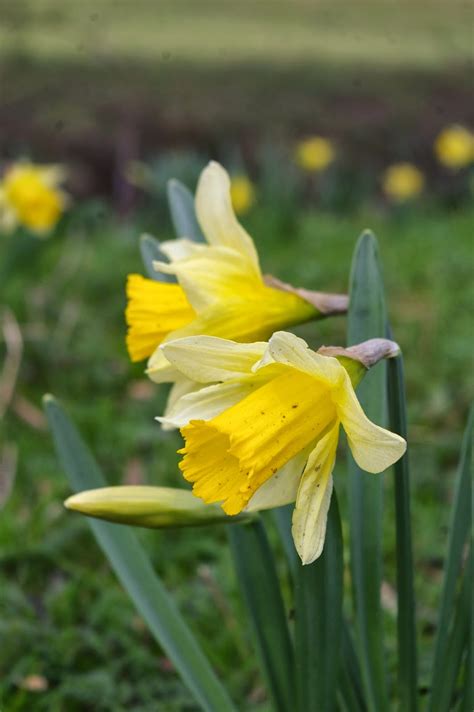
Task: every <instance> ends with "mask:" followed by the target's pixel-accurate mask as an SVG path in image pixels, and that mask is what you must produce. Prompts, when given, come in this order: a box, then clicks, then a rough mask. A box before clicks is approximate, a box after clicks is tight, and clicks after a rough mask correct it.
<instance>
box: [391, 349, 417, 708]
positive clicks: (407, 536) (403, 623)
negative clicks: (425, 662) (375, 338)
mask: <svg viewBox="0 0 474 712" xmlns="http://www.w3.org/2000/svg"><path fill="white" fill-rule="evenodd" d="M388 407H389V424H390V430H392V431H393V432H395V433H398V434H399V435H401V436H402V437H403V438H405V440H406V439H407V435H408V433H407V418H406V405H405V379H404V375H403V358H402V357H401V356H397V357H396V358H393V359H390V361H389V363H388ZM393 472H394V491H395V517H396V553H397V601H398V606H397V608H398V614H397V632H398V698H399V704H400V708H401V709H403V710H406V712H416V710H417V709H418V690H417V655H416V622H415V592H414V582H413V549H412V536H411V518H410V473H409V462H408V454H407V453H405V455H404V456H403V457H402V458H401V459H400V460H398V462H396V463H395V465H394V468H393Z"/></svg>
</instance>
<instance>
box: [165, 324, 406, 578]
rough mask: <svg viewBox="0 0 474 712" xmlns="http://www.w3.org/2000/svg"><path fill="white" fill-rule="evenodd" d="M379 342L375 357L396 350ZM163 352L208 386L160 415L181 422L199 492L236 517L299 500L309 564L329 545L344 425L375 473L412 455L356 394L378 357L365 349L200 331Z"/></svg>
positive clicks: (185, 464) (185, 462)
mask: <svg viewBox="0 0 474 712" xmlns="http://www.w3.org/2000/svg"><path fill="white" fill-rule="evenodd" d="M375 342H376V343H375ZM367 344H369V345H370V347H369V352H370V348H372V346H371V342H367ZM380 345H382V351H380ZM374 346H375V350H376V353H377V356H376V359H373V358H372V362H373V361H374V360H377V358H379V357H380V355H381V354H383V355H394V354H395V353H396V352H397V348H398V347H396V344H394V343H393V342H389V341H386V340H374ZM161 348H162V350H163V351H164V353H165V355H166V358H167V359H168V361H169V362H170V363H171V364H172V365H173V366H174V367H175V368H176V369H177V370H178V371H180V372H181V373H182V374H183V375H184V376H185V377H186V378H188V379H191V380H192V381H194V382H198V383H200V384H202V386H203V387H202V388H201V389H200V390H196V391H194V392H193V393H188V394H186V395H184V396H182V397H181V398H179V399H177V400H176V401H175V403H174V405H173V408H172V409H171V410H170V411H169V412H168V414H167V416H165V417H164V418H161V419H160V420H161V421H162V422H166V423H168V424H171V425H174V426H177V427H180V428H181V433H182V435H183V437H184V439H185V446H184V448H183V449H182V450H180V453H181V454H182V455H183V459H182V461H181V463H180V468H181V470H182V472H183V474H184V477H185V478H186V479H187V480H188V481H189V482H192V483H193V492H194V494H195V495H196V496H198V497H200V498H201V499H203V500H204V501H205V502H208V503H217V502H218V503H220V504H221V505H222V508H223V509H224V511H225V512H226V513H227V514H230V515H235V514H238V513H239V512H241V511H243V510H247V511H252V510H255V509H265V508H268V507H278V506H281V505H283V504H287V503H289V502H293V501H295V500H296V505H295V509H294V513H293V527H292V532H293V538H294V541H295V546H296V549H297V551H298V553H299V555H300V557H301V560H302V562H303V563H304V564H309V563H311V562H312V561H314V560H315V559H316V558H317V557H318V556H319V555H320V554H321V552H322V549H323V544H324V537H325V531H326V519H327V512H328V509H329V503H330V499H331V493H332V486H333V485H332V471H333V467H334V462H335V457H336V448H337V443H338V440H339V428H340V425H342V426H343V428H344V430H345V432H346V435H347V439H348V442H349V447H350V449H351V451H352V454H353V456H354V458H355V460H356V462H357V463H358V464H359V466H360V467H361V468H363V469H364V470H366V471H368V472H382V471H383V470H385V469H386V468H387V467H389V466H390V465H392V464H393V463H394V462H396V461H397V460H398V459H399V458H400V457H401V456H402V455H403V453H404V452H405V449H406V442H405V440H404V439H403V438H401V437H400V436H399V435H396V434H395V433H391V432H389V431H388V430H385V429H384V428H381V427H379V426H378V425H375V424H374V423H372V422H371V421H370V420H369V419H368V418H367V417H366V415H365V414H364V412H363V410H362V408H361V406H360V404H359V401H358V400H357V396H356V394H355V392H354V384H356V383H357V382H358V381H359V380H360V379H361V377H362V376H363V374H364V372H365V370H366V366H367V365H368V364H369V363H370V361H369V360H367V358H365V364H364V358H362V361H361V360H359V358H358V355H357V354H358V352H357V347H352V349H324V347H323V349H322V350H321V351H320V352H319V353H316V352H314V351H311V350H310V349H309V348H308V345H307V344H306V342H305V341H303V339H300V338H298V337H296V336H294V335H293V334H289V333H285V332H278V333H276V334H274V335H273V336H272V337H271V339H270V341H269V342H268V344H266V343H262V342H259V343H253V344H237V343H235V342H232V341H227V340H224V339H219V338H215V337H209V336H207V337H206V336H201V337H191V338H184V339H179V340H177V341H174V342H169V343H166V344H163V346H162V347H161ZM377 349H378V350H377ZM333 354H334V355H333ZM372 356H373V354H372ZM206 384H211V385H206Z"/></svg>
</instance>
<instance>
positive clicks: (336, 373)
mask: <svg viewBox="0 0 474 712" xmlns="http://www.w3.org/2000/svg"><path fill="white" fill-rule="evenodd" d="M272 362H276V363H284V364H287V365H288V366H292V367H293V368H297V369H298V370H300V371H304V372H305V373H309V374H311V375H312V376H314V377H315V378H318V379H320V380H321V381H323V382H324V383H326V384H327V385H330V386H335V385H337V384H338V383H340V382H341V381H342V379H343V378H344V373H345V370H344V368H343V366H341V364H340V363H339V361H338V360H337V359H335V358H333V357H331V356H322V355H321V354H318V353H315V352H314V351H312V350H311V349H310V348H309V346H308V344H307V343H306V341H304V339H301V338H299V337H298V336H295V335H294V334H290V333H288V332H286V331H277V332H276V333H275V334H273V336H272V337H271V338H270V340H269V342H268V348H267V350H266V352H265V354H264V356H263V358H262V361H261V363H260V364H259V365H258V366H257V368H260V367H262V366H265V365H266V364H268V363H272Z"/></svg>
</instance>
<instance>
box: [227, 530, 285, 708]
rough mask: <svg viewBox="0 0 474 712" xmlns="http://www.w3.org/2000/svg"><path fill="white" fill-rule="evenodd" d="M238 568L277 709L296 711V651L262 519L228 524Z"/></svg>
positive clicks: (262, 663) (265, 672) (262, 661)
mask: <svg viewBox="0 0 474 712" xmlns="http://www.w3.org/2000/svg"><path fill="white" fill-rule="evenodd" d="M228 533H229V541H230V545H231V549H232V554H233V558H234V565H235V570H236V572H237V577H238V581H239V584H240V586H241V588H242V593H243V596H244V600H245V603H246V606H247V610H248V613H249V617H250V621H251V623H252V627H253V631H254V634H255V639H256V642H257V650H258V653H259V658H260V661H261V665H262V670H263V673H264V676H265V679H266V681H267V685H268V689H269V692H270V695H271V697H272V701H273V707H272V709H273V710H275V712H293V710H294V703H295V684H294V682H295V681H294V654H293V645H292V642H291V638H290V633H289V630H288V622H287V615H286V611H285V606H284V604H283V599H282V595H281V591H280V583H279V580H278V575H277V572H276V568H275V562H274V558H273V553H272V550H271V548H270V544H269V543H268V539H267V535H266V532H265V528H264V526H263V523H262V521H261V520H260V519H259V520H257V521H255V522H251V523H249V524H236V525H235V526H232V527H229V529H228Z"/></svg>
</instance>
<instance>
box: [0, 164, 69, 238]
mask: <svg viewBox="0 0 474 712" xmlns="http://www.w3.org/2000/svg"><path fill="white" fill-rule="evenodd" d="M63 179H64V171H63V170H62V169H61V168H60V167H59V166H40V165H34V164H33V163H27V162H18V163H15V164H13V165H12V166H11V167H10V168H9V169H8V170H7V171H6V173H5V175H4V176H3V179H2V180H1V181H0V226H1V227H3V228H4V229H8V230H11V229H13V228H15V227H16V226H17V225H23V226H24V227H26V228H28V229H29V230H31V231H32V232H34V233H36V234H38V235H43V234H45V233H47V232H49V231H50V230H51V229H52V228H53V227H54V226H55V225H56V223H57V222H58V220H59V218H60V217H61V214H62V213H63V211H64V209H65V206H66V202H67V199H66V195H65V193H63V192H62V191H61V190H60V189H59V187H58V186H59V184H60V182H61V181H62V180H63Z"/></svg>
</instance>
